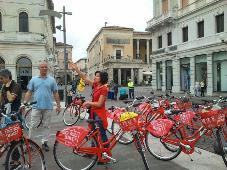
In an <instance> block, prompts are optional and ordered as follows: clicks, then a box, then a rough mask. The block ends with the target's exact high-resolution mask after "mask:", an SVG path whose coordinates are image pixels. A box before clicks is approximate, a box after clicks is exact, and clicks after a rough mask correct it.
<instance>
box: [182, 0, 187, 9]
mask: <svg viewBox="0 0 227 170" xmlns="http://www.w3.org/2000/svg"><path fill="white" fill-rule="evenodd" d="M186 6H188V0H181V7H182V8H184V7H186Z"/></svg>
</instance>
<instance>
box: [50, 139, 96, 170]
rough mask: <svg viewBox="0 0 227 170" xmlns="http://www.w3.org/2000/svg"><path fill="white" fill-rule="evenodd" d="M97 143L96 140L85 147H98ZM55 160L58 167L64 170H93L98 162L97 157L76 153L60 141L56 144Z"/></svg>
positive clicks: (88, 142) (90, 141) (87, 143)
mask: <svg viewBox="0 0 227 170" xmlns="http://www.w3.org/2000/svg"><path fill="white" fill-rule="evenodd" d="M97 145H98V144H97V141H96V140H95V139H92V140H89V141H87V142H86V144H84V145H83V148H86V147H91V146H93V147H97ZM54 160H55V162H56V163H57V165H58V166H59V167H60V168H61V169H64V170H72V169H73V170H76V169H78V170H79V169H80V170H81V169H82V170H87V169H91V168H92V167H93V166H94V165H95V163H96V162H97V160H98V156H97V155H86V154H79V153H76V150H75V149H74V148H70V147H67V146H65V145H63V144H61V143H59V142H58V141H55V144H54Z"/></svg>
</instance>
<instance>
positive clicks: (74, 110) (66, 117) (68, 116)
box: [63, 105, 80, 126]
mask: <svg viewBox="0 0 227 170" xmlns="http://www.w3.org/2000/svg"><path fill="white" fill-rule="evenodd" d="M79 117H80V110H79V108H78V107H77V106H76V105H68V106H67V107H66V108H65V110H64V112H63V122H64V124H65V125H66V126H72V125H74V124H76V122H77V121H78V120H79Z"/></svg>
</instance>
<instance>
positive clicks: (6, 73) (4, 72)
mask: <svg viewBox="0 0 227 170" xmlns="http://www.w3.org/2000/svg"><path fill="white" fill-rule="evenodd" d="M0 76H2V77H8V78H9V79H10V80H12V74H11V72H10V71H9V70H8V69H2V70H0Z"/></svg>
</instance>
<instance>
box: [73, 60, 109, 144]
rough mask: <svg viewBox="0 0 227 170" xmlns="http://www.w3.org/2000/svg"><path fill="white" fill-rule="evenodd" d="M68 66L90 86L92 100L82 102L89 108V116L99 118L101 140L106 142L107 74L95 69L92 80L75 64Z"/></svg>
mask: <svg viewBox="0 0 227 170" xmlns="http://www.w3.org/2000/svg"><path fill="white" fill-rule="evenodd" d="M70 67H71V68H72V70H73V71H76V72H77V73H78V74H79V76H80V77H81V78H82V79H84V80H85V81H86V83H88V84H89V85H90V86H92V101H86V102H84V103H83V106H84V107H87V108H90V116H89V118H91V119H100V120H101V121H100V122H99V123H98V126H99V130H100V133H101V136H102V141H103V142H106V141H107V140H108V139H107V135H106V129H107V126H108V123H107V115H106V108H105V102H106V97H107V94H108V87H107V82H108V74H107V73H106V72H100V71H97V72H95V78H94V80H93V81H92V80H90V79H88V78H87V76H86V75H85V74H84V73H82V72H81V71H80V70H79V68H78V67H77V65H76V64H74V63H70ZM91 128H94V127H91Z"/></svg>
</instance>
